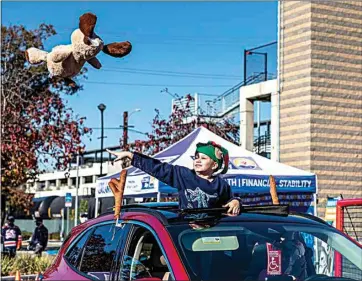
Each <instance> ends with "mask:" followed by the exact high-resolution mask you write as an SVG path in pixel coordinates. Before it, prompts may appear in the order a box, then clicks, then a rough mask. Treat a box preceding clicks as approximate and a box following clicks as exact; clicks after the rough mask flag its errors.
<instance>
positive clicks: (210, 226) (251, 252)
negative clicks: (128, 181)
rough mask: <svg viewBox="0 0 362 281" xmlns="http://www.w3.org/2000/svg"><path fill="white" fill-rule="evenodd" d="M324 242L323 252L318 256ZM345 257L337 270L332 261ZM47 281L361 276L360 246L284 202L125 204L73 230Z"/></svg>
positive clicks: (48, 271)
mask: <svg viewBox="0 0 362 281" xmlns="http://www.w3.org/2000/svg"><path fill="white" fill-rule="evenodd" d="M316 245H318V248H319V249H322V250H323V251H326V253H325V254H323V251H322V250H319V251H318V254H317V255H316V254H315V251H314V248H315V246H316ZM337 255H339V257H341V258H342V259H341V260H340V261H341V262H340V263H338V264H339V265H340V267H339V268H334V261H333V258H334V257H335V256H337ZM40 279H41V280H127V281H129V280H149V281H151V280H239V281H241V280H245V281H246V280H306V281H313V280H362V248H361V246H360V245H359V244H358V243H355V242H354V241H352V240H350V239H349V238H348V237H347V236H346V235H344V234H343V233H340V232H339V231H338V230H336V229H335V228H333V227H331V226H329V225H328V224H327V223H325V222H324V221H322V220H320V219H318V218H316V217H313V216H311V215H306V214H297V213H294V214H292V213H289V211H288V208H287V207H286V206H264V207H263V206H260V207H243V208H242V213H241V214H240V215H239V216H228V215H226V214H225V209H221V208H220V209H188V210H179V209H178V204H177V203H148V204H138V205H126V206H123V207H122V214H121V219H120V220H119V222H118V224H117V225H116V222H115V220H114V219H113V214H112V213H109V214H104V215H101V216H99V217H97V218H95V219H93V220H89V221H87V222H85V223H83V224H81V225H79V226H77V227H74V228H73V229H72V231H71V233H70V235H69V236H68V238H67V239H66V241H64V243H63V245H62V247H61V249H60V250H59V252H58V255H57V257H56V259H55V261H54V264H53V265H52V266H51V267H50V268H48V269H47V270H46V271H45V272H44V274H43V275H42V276H41V277H40Z"/></svg>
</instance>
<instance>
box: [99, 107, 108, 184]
mask: <svg viewBox="0 0 362 281" xmlns="http://www.w3.org/2000/svg"><path fill="white" fill-rule="evenodd" d="M98 109H99V110H100V112H101V166H100V174H99V176H100V177H101V176H102V172H103V171H102V168H103V139H104V124H103V112H104V110H105V109H106V106H105V105H104V104H103V103H101V104H99V105H98Z"/></svg>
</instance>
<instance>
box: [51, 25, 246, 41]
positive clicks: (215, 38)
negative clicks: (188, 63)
mask: <svg viewBox="0 0 362 281" xmlns="http://www.w3.org/2000/svg"><path fill="white" fill-rule="evenodd" d="M75 29H76V27H74V28H69V27H60V30H61V31H60V32H58V31H57V33H68V31H69V32H72V31H74V30H75ZM96 33H97V34H99V35H101V36H102V35H111V36H114V37H122V38H125V37H134V36H140V37H142V38H144V37H152V38H153V39H157V38H164V39H167V40H177V41H186V42H190V41H191V42H195V40H202V41H205V40H211V41H212V42H214V43H228V44H235V43H242V40H243V38H242V36H240V37H231V36H229V37H224V38H222V37H220V36H200V35H195V36H190V35H186V36H185V35H175V34H172V35H169V34H167V37H165V35H163V34H156V33H153V34H152V33H127V32H110V31H107V30H104V29H103V30H102V29H98V30H96ZM134 39H135V38H134ZM157 41H158V40H157ZM205 44H210V43H208V42H205Z"/></svg>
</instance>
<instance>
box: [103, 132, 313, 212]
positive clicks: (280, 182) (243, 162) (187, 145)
mask: <svg viewBox="0 0 362 281" xmlns="http://www.w3.org/2000/svg"><path fill="white" fill-rule="evenodd" d="M210 140H211V141H214V142H216V143H218V144H220V145H222V146H223V147H225V148H226V149H227V150H228V151H229V156H230V161H229V170H228V173H227V174H225V175H223V177H224V178H225V180H227V181H228V183H229V184H230V186H231V187H232V190H233V192H234V193H237V194H249V193H258V194H265V193H269V176H270V175H272V176H274V178H275V181H276V184H277V190H278V192H288V193H296V194H298V193H299V194H301V193H303V194H305V193H310V194H313V195H315V193H316V192H317V180H316V175H315V174H312V173H309V172H306V171H303V170H300V169H297V168H294V167H291V166H288V165H285V164H282V163H279V162H275V161H272V160H270V159H267V158H264V157H262V156H259V155H257V154H255V153H252V152H250V151H247V150H245V149H243V148H241V147H239V146H237V145H235V144H233V143H230V142H228V141H226V140H225V139H223V138H221V137H219V136H218V135H216V134H214V133H212V132H211V131H209V130H207V129H206V128H204V127H199V128H197V129H195V130H194V131H193V132H191V133H190V134H189V135H187V136H186V137H185V138H183V139H181V140H180V141H178V142H177V143H175V144H173V145H171V146H170V147H168V148H167V149H165V150H163V151H161V152H160V153H158V154H156V155H154V157H155V158H157V159H159V160H161V161H162V162H168V163H172V164H173V165H180V166H185V167H188V168H190V169H192V159H193V157H194V153H195V150H196V144H197V143H199V142H207V141H210ZM119 175H120V173H119V172H118V173H115V174H111V175H107V176H104V177H102V178H100V179H98V181H97V192H96V202H97V203H96V206H97V205H98V199H99V198H101V197H109V196H113V194H112V191H111V190H110V188H109V187H108V182H109V181H110V180H111V178H119ZM175 192H177V190H176V189H175V188H173V187H170V186H168V185H166V184H164V183H162V182H159V181H158V180H157V179H155V178H153V177H151V176H150V175H148V174H146V173H144V172H143V171H141V170H139V169H136V168H133V167H132V168H130V169H129V171H128V176H127V182H126V187H125V192H124V196H125V197H149V196H157V197H158V199H159V198H160V197H161V195H162V194H172V193H175ZM314 198H315V196H314ZM96 210H97V208H96Z"/></svg>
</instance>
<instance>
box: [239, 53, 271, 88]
mask: <svg viewBox="0 0 362 281" xmlns="http://www.w3.org/2000/svg"><path fill="white" fill-rule="evenodd" d="M248 55H249V56H251V55H262V56H264V81H267V80H268V53H261V52H254V51H250V50H244V56H248ZM245 76H246V70H245V66H244V81H245V80H246V77H245Z"/></svg>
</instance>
